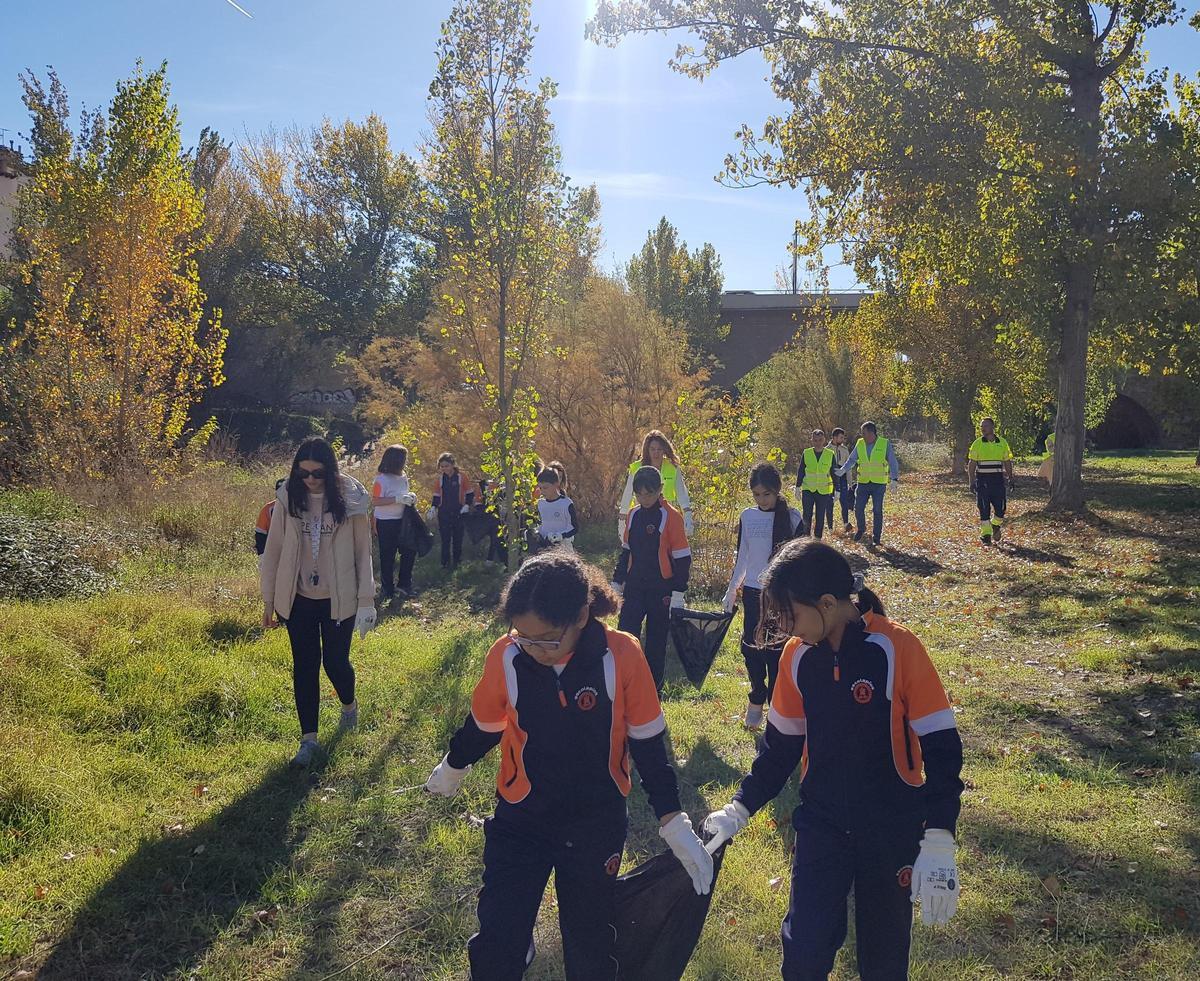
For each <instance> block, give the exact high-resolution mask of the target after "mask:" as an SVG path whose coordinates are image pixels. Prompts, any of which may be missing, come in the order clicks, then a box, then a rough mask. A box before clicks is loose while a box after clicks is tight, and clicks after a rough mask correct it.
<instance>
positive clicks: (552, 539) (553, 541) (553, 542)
mask: <svg viewBox="0 0 1200 981" xmlns="http://www.w3.org/2000/svg"><path fill="white" fill-rule="evenodd" d="M562 540H563V539H562V535H551V536H550V544H551V545H557V544H559V543H560V542H561V541H562Z"/></svg>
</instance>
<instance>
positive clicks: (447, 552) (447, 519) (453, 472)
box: [430, 453, 475, 569]
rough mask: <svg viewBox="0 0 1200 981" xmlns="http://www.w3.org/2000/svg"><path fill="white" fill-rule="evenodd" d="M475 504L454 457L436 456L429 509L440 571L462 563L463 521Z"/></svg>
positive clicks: (472, 489) (466, 479)
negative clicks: (439, 542)
mask: <svg viewBox="0 0 1200 981" xmlns="http://www.w3.org/2000/svg"><path fill="white" fill-rule="evenodd" d="M474 503H475V488H474V487H472V486H471V481H470V480H469V479H468V478H467V475H466V474H465V473H463V472H462V471H461V470H459V469H458V466H457V465H456V463H455V460H454V455H453V454H451V453H443V454H442V455H441V456H439V457H438V475H437V479H436V482H435V483H434V485H433V506H432V507H431V508H430V510H431V511H434V512H435V513H436V515H437V523H438V537H439V538H441V540H442V568H443V569H451V568H455V567H457V566H458V563H459V562H461V561H462V545H463V519H462V516H463V515H464V514H466V513H467V512H468V511H470V510H471V505H472V504H474Z"/></svg>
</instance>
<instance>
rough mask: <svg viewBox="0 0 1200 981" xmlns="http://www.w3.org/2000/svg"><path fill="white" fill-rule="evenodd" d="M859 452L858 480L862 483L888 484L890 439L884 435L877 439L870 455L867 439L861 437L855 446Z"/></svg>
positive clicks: (855, 449)
mask: <svg viewBox="0 0 1200 981" xmlns="http://www.w3.org/2000/svg"><path fill="white" fill-rule="evenodd" d="M854 451H855V452H856V453H857V454H858V482H859V483H860V484H886V483H887V482H888V461H887V451H888V441H887V440H886V439H884V438H883V437H882V436H880V437H878V438H877V439H876V440H875V445H874V446H872V447H871V453H870V455H868V454H867V441H866V440H865V439H862V438H861V437H860V438H859V440H858V442H857V443H856V444H855V446H854Z"/></svg>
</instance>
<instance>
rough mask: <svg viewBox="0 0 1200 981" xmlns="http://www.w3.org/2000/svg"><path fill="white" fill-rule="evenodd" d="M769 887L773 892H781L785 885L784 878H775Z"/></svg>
mask: <svg viewBox="0 0 1200 981" xmlns="http://www.w3.org/2000/svg"><path fill="white" fill-rule="evenodd" d="M767 885H768V886H770V887H771V892H779V887H780V886H782V885H783V876H781V875H777V876H775V878H774V879H772V880H771V881H770V882H768V883H767Z"/></svg>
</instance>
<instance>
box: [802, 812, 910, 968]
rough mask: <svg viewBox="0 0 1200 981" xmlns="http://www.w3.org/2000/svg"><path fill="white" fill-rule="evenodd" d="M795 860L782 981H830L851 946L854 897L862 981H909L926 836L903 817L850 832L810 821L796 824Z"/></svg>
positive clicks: (809, 818) (808, 818)
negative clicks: (917, 867) (918, 868)
mask: <svg viewBox="0 0 1200 981" xmlns="http://www.w3.org/2000/svg"><path fill="white" fill-rule="evenodd" d="M792 824H793V825H794V826H795V828H796V852H795V856H794V858H793V860H792V894H791V905H790V906H789V907H788V912H787V917H786V918H785V919H784V921H783V977H784V981H826V978H828V976H829V972H830V971H832V970H833V960H834V957H835V956H837V952H838V950H839V949H840V948H841V946H842V944H844V943H845V942H846V925H847V922H846V921H847V916H846V899H847V897H848V896H849V895H850V890H851V889H852V888H853V890H854V930H855V941H856V943H855V946H856V948H857V951H858V973H859V976H860V977H861V978H862V981H903V979H904V978H907V977H908V948H909V940H910V932H911V930H912V919H913V910H912V901H911V899H910V898H909V897H910V895H911V887H912V864H913V862H914V861H915V860H916V857H917V851H918V849H919V847H920V841H921V835H922V834H923V830H922V827H921V822H920V820H918V819H915V818H912V817H906V818H901V819H897V820H894V821H891V822H889V823H888V824H887V825H885V826H883V827H878V828H874V829H868V830H859V831H851V832H847V831H845V830H843V829H840V828H837V827H834V826H833V825H830V824H828V823H826V822H824V821H823V820H821V819H820V818H819V817H814V816H812V815H810V814H808V813H806V808H805V805H804V804H801V805H800V807H799V808H797V810H796V813H795V815H794V816H793V818H792Z"/></svg>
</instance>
